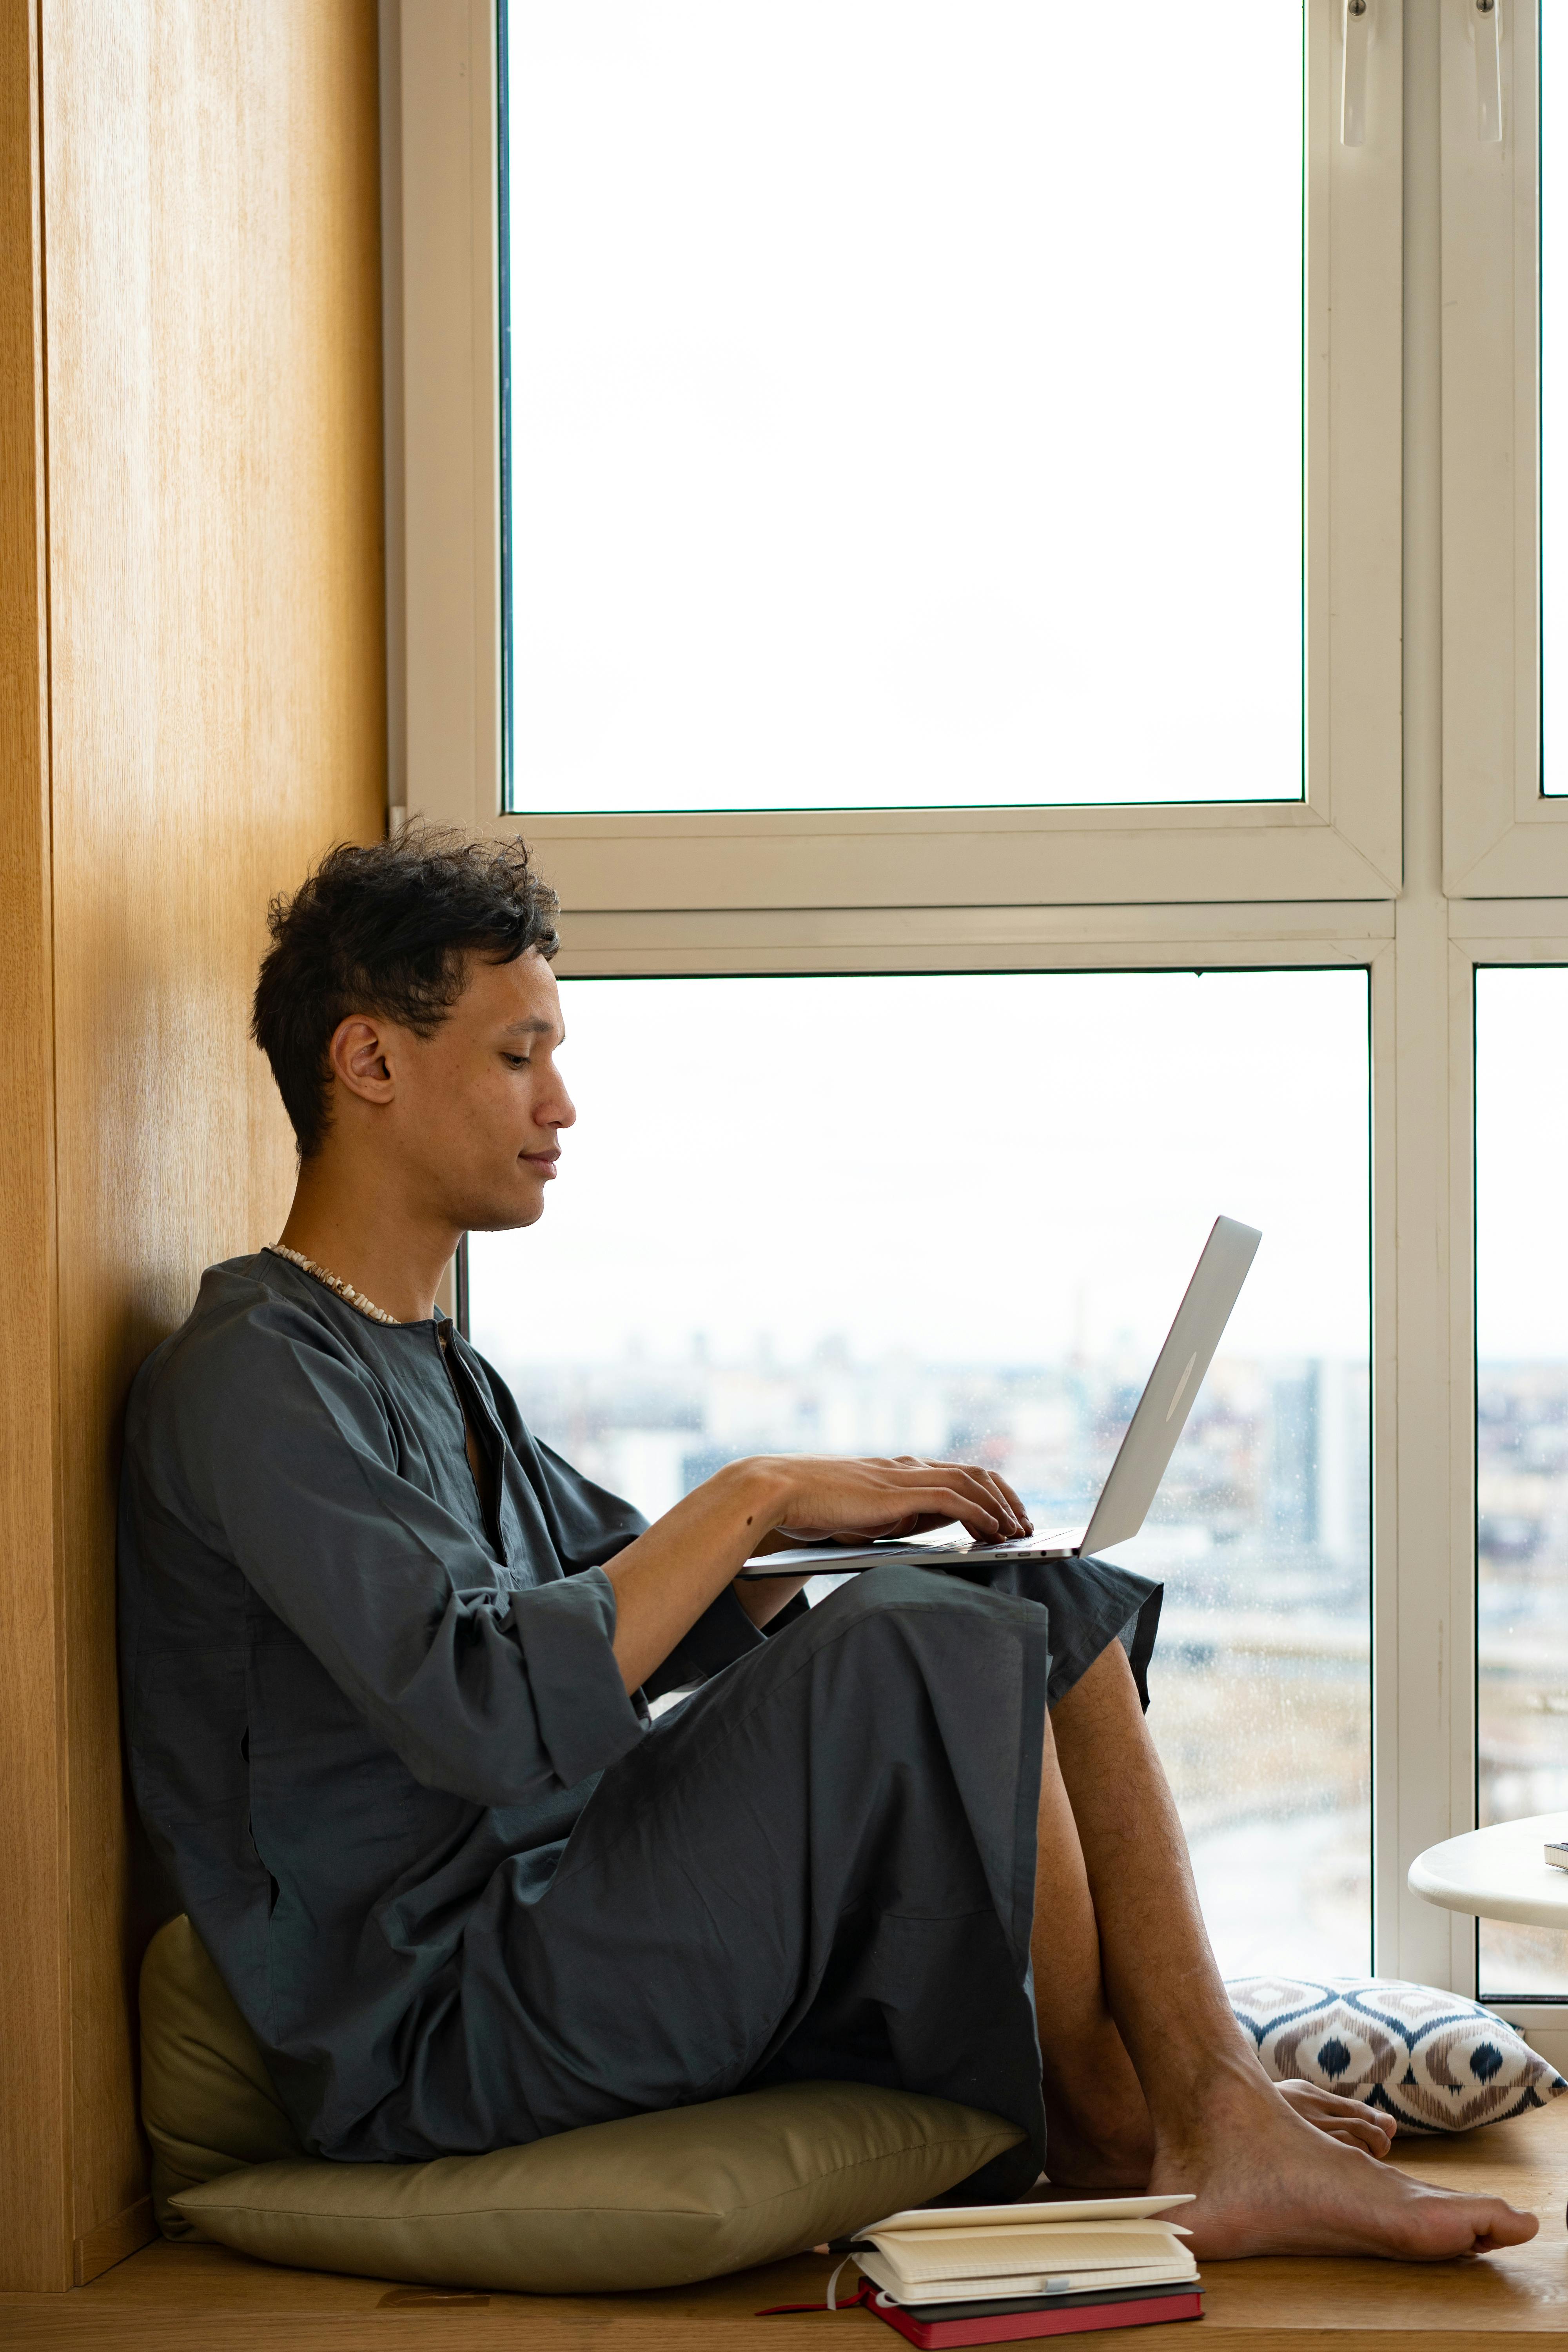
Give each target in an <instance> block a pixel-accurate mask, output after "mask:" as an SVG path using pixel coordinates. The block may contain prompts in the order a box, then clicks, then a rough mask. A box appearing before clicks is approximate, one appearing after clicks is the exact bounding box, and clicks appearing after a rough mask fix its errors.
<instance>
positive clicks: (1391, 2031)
mask: <svg viewBox="0 0 1568 2352" xmlns="http://www.w3.org/2000/svg"><path fill="white" fill-rule="evenodd" d="M1226 1992H1227V1993H1228V1994H1229V1995H1230V2005H1231V2007H1232V2009H1234V2010H1235V2011H1236V2014H1237V2021H1238V2022H1239V2023H1240V2024H1241V2025H1242V2026H1243V2027H1244V2028H1245V2030H1246V2031H1247V2032H1248V2033H1249V2034H1250V2035H1251V2036H1252V2039H1253V2042H1254V2043H1255V2044H1256V2046H1257V2050H1258V2056H1259V2058H1261V2059H1262V2061H1263V2064H1264V2067H1265V2069H1266V2070H1267V2072H1268V2074H1269V2075H1270V2076H1271V2078H1272V2079H1273V2080H1274V2081H1275V2082H1276V2083H1289V2082H1290V2081H1292V2080H1295V2079H1297V2078H1300V2080H1302V2081H1304V2082H1308V2083H1316V2084H1318V2086H1319V2087H1320V2089H1321V2090H1325V2091H1338V2092H1339V2093H1340V2095H1341V2096H1342V2097H1343V2098H1347V2099H1365V2100H1366V2101H1367V2102H1368V2104H1369V2105H1372V2106H1374V2107H1382V2108H1384V2110H1385V2111H1386V2112H1387V2113H1388V2114H1389V2115H1391V2116H1397V2117H1398V2119H1399V2126H1400V2129H1401V2130H1402V2131H1416V2132H1457V2131H1468V2130H1469V2129H1470V2128H1471V2127H1472V2126H1474V2125H1476V2124H1495V2123H1500V2122H1501V2121H1502V2119H1503V2118H1504V2116H1518V2115H1522V2114H1523V2113H1524V2111H1525V2109H1526V2108H1527V2107H1543V2106H1544V2105H1546V2102H1547V2100H1548V2099H1554V2098H1555V2097H1556V2096H1557V2095H1558V2093H1559V2092H1560V2091H1568V2083H1564V2081H1563V2077H1562V2075H1561V2074H1558V2072H1557V2070H1556V2068H1555V2067H1553V2066H1549V2065H1548V2064H1547V2063H1546V2061H1545V2059H1544V2058H1538V2057H1537V2056H1536V2054H1535V2052H1534V2051H1533V2050H1531V2048H1530V2046H1529V2044H1528V2043H1527V2042H1522V2041H1521V2039H1520V2037H1519V2035H1518V2034H1517V2033H1516V2032H1514V2030H1513V2028H1512V2026H1511V2025H1505V2024H1504V2023H1503V2021H1502V2020H1501V2018H1500V2017H1494V2016H1493V2015H1492V2013H1491V2011H1490V2010H1488V2009H1482V2008H1481V2007H1480V2006H1479V2003H1478V2002H1476V2001H1473V2000H1463V1999H1462V1998H1461V1997H1460V1995H1459V1994H1458V1993H1452V1992H1435V1991H1434V1990H1433V1989H1432V1987H1431V1986H1430V1985H1418V1984H1402V1983H1401V1982H1400V1981H1399V1980H1398V1979H1396V1978H1394V1977H1334V1978H1331V1979H1329V1980H1328V1981H1327V1982H1323V1981H1321V1980H1320V1979H1315V1978H1304V1977H1238V1978H1236V1979H1232V1981H1231V1982H1230V1983H1228V1984H1227V1985H1226Z"/></svg>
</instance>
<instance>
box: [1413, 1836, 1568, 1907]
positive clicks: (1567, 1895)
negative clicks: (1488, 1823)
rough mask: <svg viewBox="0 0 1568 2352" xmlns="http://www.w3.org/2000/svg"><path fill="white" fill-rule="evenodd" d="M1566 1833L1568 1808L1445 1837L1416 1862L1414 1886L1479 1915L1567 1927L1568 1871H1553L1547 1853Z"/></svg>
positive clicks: (1436, 1900) (1419, 1892)
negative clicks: (1544, 1849) (1551, 1843)
mask: <svg viewBox="0 0 1568 2352" xmlns="http://www.w3.org/2000/svg"><path fill="white" fill-rule="evenodd" d="M1561 1838H1568V1813H1531V1815H1530V1817H1529V1819H1528V1820H1527V1821H1522V1822H1499V1823H1498V1824H1497V1826H1496V1828H1495V1829H1489V1830H1471V1831H1470V1832H1468V1835H1467V1836H1465V1837H1456V1838H1445V1839H1444V1841H1443V1843H1442V1844H1441V1845H1429V1846H1428V1847H1427V1849H1426V1853H1418V1854H1417V1855H1416V1857H1415V1861H1414V1862H1413V1863H1412V1864H1411V1865H1410V1891H1411V1893H1412V1894H1413V1895H1425V1897H1426V1901H1427V1902H1428V1903H1440V1904H1441V1905H1442V1906H1443V1908H1444V1909H1445V1910H1446V1911H1468V1912H1471V1913H1473V1914H1474V1916H1476V1917H1477V1918H1479V1919H1512V1920H1515V1921H1517V1922H1518V1924H1519V1925H1520V1926H1521V1927H1561V1928H1568V1870H1553V1869H1552V1864H1550V1863H1549V1862H1547V1861H1545V1860H1543V1858H1542V1847H1543V1846H1544V1845H1545V1844H1546V1843H1548V1841H1549V1840H1552V1841H1555V1840H1557V1839H1561Z"/></svg>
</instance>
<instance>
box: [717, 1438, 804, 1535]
mask: <svg viewBox="0 0 1568 2352" xmlns="http://www.w3.org/2000/svg"><path fill="white" fill-rule="evenodd" d="M719 1475H720V1476H721V1478H725V1479H728V1480H729V1481H730V1482H731V1484H732V1485H733V1486H734V1488H735V1499H736V1502H737V1504H738V1505H739V1507H740V1508H741V1511H742V1516H743V1519H744V1530H743V1531H744V1535H745V1539H746V1549H747V1552H748V1554H754V1553H755V1552H756V1551H757V1549H758V1548H759V1547H760V1546H761V1545H762V1544H763V1542H765V1541H766V1539H767V1538H768V1537H769V1536H771V1535H772V1534H773V1531H774V1529H775V1528H777V1527H778V1526H779V1525H780V1523H781V1521H782V1520H784V1518H785V1517H787V1516H788V1512H789V1502H790V1479H789V1468H788V1465H787V1463H785V1462H783V1461H780V1460H778V1459H777V1458H775V1457H774V1456H773V1455H771V1454H753V1455H752V1456H750V1457H749V1458H748V1459H747V1460H746V1461H744V1462H731V1464H729V1465H728V1466H727V1467H726V1468H725V1469H723V1470H721V1472H720V1474H719Z"/></svg>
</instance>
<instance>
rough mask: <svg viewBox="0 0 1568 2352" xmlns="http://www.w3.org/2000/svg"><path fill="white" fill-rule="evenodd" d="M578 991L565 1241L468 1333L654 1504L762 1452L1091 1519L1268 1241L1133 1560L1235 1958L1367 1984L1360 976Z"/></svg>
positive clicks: (475, 1290) (597, 985)
mask: <svg viewBox="0 0 1568 2352" xmlns="http://www.w3.org/2000/svg"><path fill="white" fill-rule="evenodd" d="M563 994H564V998H565V1011H566V1023H567V1031H568V1046H567V1050H566V1053H565V1055H563V1071H564V1073H565V1075H566V1077H567V1080H568V1084H569V1085H570V1086H571V1087H573V1089H574V1094H575V1095H576V1097H577V1099H578V1102H579V1108H580V1111H581V1120H580V1124H579V1126H578V1128H577V1129H575V1131H574V1133H573V1134H572V1135H571V1136H570V1137H569V1138H568V1139H567V1145H566V1154H565V1158H564V1160H563V1182H562V1183H561V1185H560V1186H559V1187H558V1188H557V1190H555V1191H554V1192H552V1196H551V1201H550V1206H549V1211H548V1213H547V1215H546V1217H545V1219H544V1222H543V1223H542V1224H541V1225H539V1226H537V1227H535V1228H532V1229H531V1230H529V1231H528V1232H526V1233H521V1234H495V1235H485V1234H475V1235H474V1236H473V1237H472V1238H471V1241H470V1243H469V1266H470V1285H471V1296H472V1300H473V1305H472V1310H471V1314H472V1326H473V1331H474V1336H475V1339H476V1340H477V1342H478V1344H479V1346H480V1347H481V1348H482V1349H484V1351H485V1352H486V1353H487V1354H488V1355H489V1357H490V1358H491V1360H493V1361H494V1362H496V1363H497V1364H498V1366H499V1367H500V1369H501V1370H503V1371H504V1372H505V1374H506V1376H507V1377H508V1379H509V1380H510V1381H511V1383H512V1384H513V1386H514V1389H515V1391H516V1392H517V1394H518V1397H519V1400H520V1402H521V1407H522V1410H523V1413H524V1416H525V1418H526V1419H527V1420H528V1422H529V1423H530V1426H531V1427H533V1428H535V1429H537V1430H538V1431H539V1433H541V1435H542V1436H544V1437H545V1438H546V1439H548V1440H549V1442H550V1443H552V1444H555V1445H556V1446H557V1447H559V1448H560V1449H561V1450H562V1451H563V1452H564V1453H565V1454H567V1455H568V1457H569V1458H570V1459H572V1460H574V1461H575V1462H577V1463H578V1464H579V1465H581V1466H582V1467H583V1468H584V1469H585V1470H587V1471H588V1473H589V1474H590V1475H592V1476H595V1477H596V1478H598V1479H600V1480H601V1481H602V1482H603V1483H604V1484H605V1485H606V1486H609V1487H611V1489H612V1490H613V1491H615V1492H617V1493H622V1494H626V1495H628V1496H631V1497H632V1498H633V1499H634V1500H635V1501H637V1503H638V1504H639V1505H640V1506H641V1507H642V1508H643V1509H644V1510H645V1511H646V1512H647V1513H648V1514H649V1516H650V1517H652V1516H657V1515H658V1513H659V1512H660V1511H663V1510H667V1509H668V1507H670V1505H671V1504H672V1503H674V1502H676V1501H677V1500H678V1499H679V1496H681V1495H682V1494H684V1493H685V1492H687V1491H688V1490H689V1488H690V1487H691V1486H696V1485H697V1484H699V1483H700V1480H701V1479H703V1478H705V1477H707V1476H709V1475H710V1474H711V1472H712V1471H714V1470H715V1469H717V1468H718V1467H719V1466H720V1465H721V1463H723V1462H725V1461H729V1460H733V1459H736V1458H738V1457H740V1456H742V1455H744V1454H752V1453H758V1452H785V1453H789V1452H831V1453H869V1454H899V1453H916V1454H937V1455H939V1456H940V1455H951V1454H959V1455H961V1456H962V1457H963V1458H966V1459H971V1458H978V1459H982V1460H984V1461H985V1462H986V1463H987V1464H988V1465H991V1466H992V1467H994V1468H996V1469H999V1470H1000V1471H1001V1472H1002V1474H1003V1475H1005V1476H1006V1477H1007V1478H1009V1479H1010V1480H1011V1481H1012V1482H1013V1484H1014V1485H1015V1486H1016V1487H1017V1488H1018V1489H1019V1491H1020V1492H1021V1493H1022V1494H1023V1496H1024V1498H1025V1500H1026V1503H1027V1504H1028V1506H1029V1507H1030V1508H1031V1510H1032V1511H1033V1512H1034V1514H1035V1517H1036V1523H1037V1525H1052V1524H1056V1525H1059V1524H1062V1523H1063V1522H1064V1521H1066V1520H1070V1519H1071V1518H1072V1517H1074V1515H1075V1514H1080V1515H1084V1516H1086V1515H1087V1511H1088V1508H1089V1506H1090V1505H1091V1503H1092V1500H1093V1496H1094V1494H1095V1493H1096V1492H1097V1491H1098V1488H1099V1486H1100V1482H1101V1481H1102V1480H1103V1478H1104V1476H1105V1474H1106V1472H1107V1471H1108V1470H1109V1468H1110V1458H1111V1454H1113V1452H1114V1449H1115V1446H1116V1444H1118V1442H1119V1441H1120V1437H1121V1430H1122V1428H1123V1426H1124V1425H1125V1423H1126V1420H1127V1417H1128V1415H1129V1413H1130V1412H1131V1407H1132V1404H1133V1402H1135V1401H1136V1398H1137V1394H1138V1391H1139V1390H1140V1388H1141V1387H1142V1382H1143V1380H1144V1378H1145V1377H1146V1375H1147V1373H1148V1370H1149V1368H1150V1366H1151V1365H1152V1361H1153V1359H1154V1355H1155V1353H1156V1351H1157V1349H1158V1347H1159V1344H1160V1341H1161V1339H1163V1336H1164V1331H1165V1328H1166V1326H1167V1324H1168V1323H1169V1320H1170V1318H1171V1316H1172V1315H1173V1313H1174V1311H1175V1307H1176V1304H1177V1301H1178V1299H1179V1298H1180V1296H1181V1292H1182V1289H1183V1287H1184V1284H1185V1282H1186V1279H1187V1276H1188V1275H1189V1274H1190V1272H1191V1270H1192V1267H1193V1265H1194V1263H1195V1262H1196V1258H1197V1255H1198V1251H1199V1249H1200V1248H1201V1246H1202V1244H1203V1241H1204V1239H1205V1235H1206V1234H1207V1231H1208V1227H1209V1225H1210V1223H1212V1221H1213V1218H1214V1216H1215V1212H1216V1211H1218V1210H1222V1209H1223V1210H1228V1211H1231V1212H1233V1213H1236V1214H1237V1215H1241V1216H1244V1217H1246V1218H1247V1219H1249V1220H1250V1221H1251V1222H1253V1223H1257V1224H1258V1225H1259V1226H1261V1228H1262V1229H1263V1233H1264V1242H1263V1245H1262V1248H1261V1249H1260V1251H1259V1255H1258V1261H1257V1263H1256V1264H1255V1265H1254V1267H1253V1270H1252V1273H1251V1275H1250V1276H1249V1277H1248V1281H1247V1287H1246V1289H1245V1290H1244V1291H1243V1293H1242V1297H1241V1301H1240V1304H1239V1305H1238V1307H1237V1312H1236V1315H1235V1317H1234V1318H1233V1320H1232V1324H1231V1327H1230V1329H1229V1331H1228V1332H1227V1335H1226V1345H1225V1353H1224V1355H1223V1356H1222V1358H1221V1359H1220V1360H1219V1361H1218V1362H1216V1364H1215V1366H1214V1368H1213V1369H1212V1370H1211V1372H1210V1374H1209V1377H1208V1380H1207V1381H1206V1382H1205V1388H1204V1390H1203V1391H1202V1393H1201V1394H1200V1396H1199V1398H1198V1402H1197V1404H1196V1406H1195V1408H1194V1414H1193V1418H1192V1420H1191V1421H1190V1423H1188V1427H1187V1431H1186V1434H1185V1436H1184V1440H1183V1443H1182V1445H1181V1448H1180V1450H1179V1452H1178V1454H1177V1456H1176V1459H1175V1461H1174V1462H1173V1465H1172V1468H1171V1470H1170V1472H1169V1473H1168V1475H1167V1477H1166V1480H1165V1483H1164V1485H1163V1488H1162V1491H1161V1495H1160V1496H1159V1498H1158V1501H1157V1504H1156V1507H1155V1511H1154V1513H1153V1516H1152V1522H1151V1524H1150V1526H1149V1527H1148V1528H1145V1530H1144V1532H1143V1533H1142V1535H1141V1536H1139V1537H1137V1538H1134V1540H1133V1541H1132V1542H1131V1543H1130V1544H1127V1545H1125V1546H1124V1547H1122V1548H1121V1550H1120V1551H1119V1552H1118V1553H1117V1555H1116V1557H1118V1558H1121V1559H1125V1560H1126V1561H1127V1563H1128V1565H1129V1566H1131V1567H1136V1568H1141V1569H1142V1570H1144V1571H1145V1572H1147V1573H1149V1574H1151V1575H1154V1576H1157V1577H1160V1578H1162V1579H1163V1580H1164V1581H1165V1584H1166V1600H1165V1609H1164V1622H1163V1633H1162V1638H1161V1644H1160V1648H1159V1650H1158V1652H1157V1654H1156V1663H1155V1667H1154V1670H1153V1674H1152V1680H1151V1689H1152V1702H1153V1703H1152V1709H1151V1714H1150V1723H1151V1726H1152V1730H1153V1734H1154V1738H1155V1739H1156V1741H1157V1742H1158V1744H1159V1745H1160V1747H1161V1748H1162V1751H1163V1755H1164V1757H1165V1760H1166V1763H1167V1766H1168V1768H1169V1769H1170V1771H1171V1774H1172V1779H1173V1785H1174V1787H1175V1789H1176V1791H1177V1796H1178V1800H1179V1801H1180V1802H1181V1804H1182V1807H1183V1811H1184V1818H1185V1820H1186V1822H1187V1826H1188V1830H1189V1834H1190V1836H1191V1839H1192V1844H1193V1853H1194V1863H1195V1865H1196V1868H1197V1872H1198V1878H1199V1885H1200V1890H1201V1893H1202V1895H1203V1899H1204V1902H1205V1909H1206V1911H1207V1914H1208V1917H1209V1922H1210V1927H1211V1932H1212V1933H1213V1935H1214V1937H1215V1945H1216V1948H1217V1950H1218V1952H1219V1955H1220V1958H1221V1961H1222V1964H1223V1965H1224V1966H1225V1967H1226V1969H1228V1970H1229V1971H1230V1972H1231V1973H1233V1974H1241V1973H1243V1972H1246V1971H1249V1970H1254V1969H1268V1968H1271V1967H1272V1968H1275V1969H1279V1968H1286V1967H1289V1968H1294V1969H1299V1970H1301V1971H1304V1972H1306V1973H1308V1974H1314V1973H1325V1972H1333V1971H1336V1970H1355V1969H1364V1968H1365V1967H1366V1966H1367V1964H1368V1960H1369V1958H1370V1951H1371V1822H1370V1814H1369V1800H1370V1783H1371V1762H1372V1759H1371V1712H1372V1710H1371V1655H1370V1597H1371V1596H1370V1508H1371V1495H1370V1457H1369V1451H1368V1445H1369V1428H1370V1396H1369V1376H1370V1335H1369V1328H1368V1318H1369V1302H1368V1224H1367V1208H1368V1182H1367V1177H1368V1131H1367V1075H1368V1073H1367V989H1366V979H1365V975H1364V973H1363V972H1359V971H1271V972H1218V973H1212V974H1207V975H1205V976H1204V977H1202V978H1198V977H1196V976H1194V974H1193V973H1191V972H1184V973H1171V972H1139V973H1127V972H1121V973H1115V972H1072V973H1065V972H1049V971H1031V972H1016V971H1013V972H987V973H973V972H947V973H941V974H912V973H905V974H899V975H861V976H858V977H846V976H843V975H823V976H820V977H809V978H800V977H795V978H789V979H766V978H750V979H709V980H668V981H647V980H642V981H638V980H625V981H609V982H601V981H573V980H568V981H566V982H565V983H564V988H563ZM1107 1070H1113V1071H1114V1072H1115V1074H1116V1075H1115V1082H1114V1085H1113V1086H1111V1087H1107V1086H1106V1084H1105V1073H1106V1072H1107ZM1238 1072H1245V1074H1246V1083H1245V1085H1242V1086H1238V1085H1237V1083H1236V1079H1237V1073H1238Z"/></svg>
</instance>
